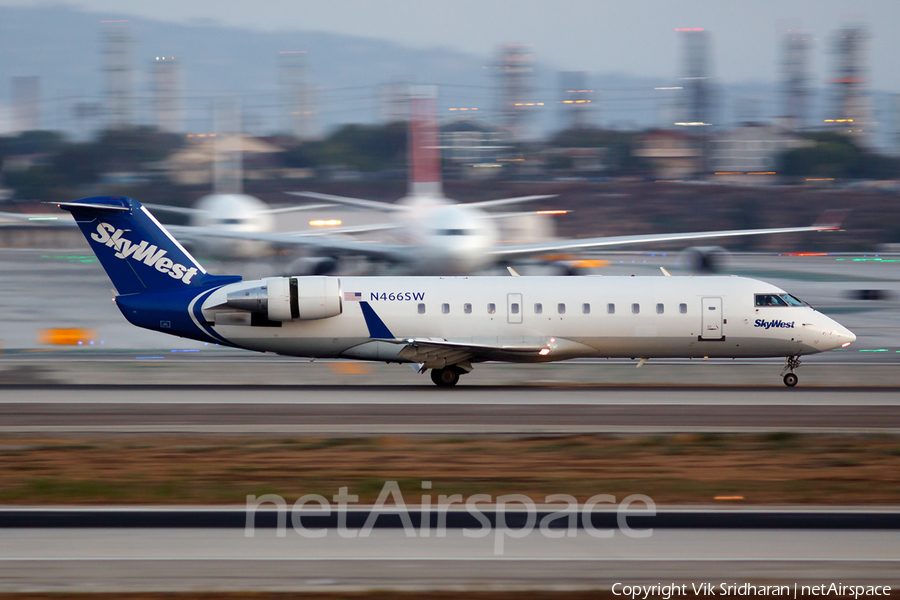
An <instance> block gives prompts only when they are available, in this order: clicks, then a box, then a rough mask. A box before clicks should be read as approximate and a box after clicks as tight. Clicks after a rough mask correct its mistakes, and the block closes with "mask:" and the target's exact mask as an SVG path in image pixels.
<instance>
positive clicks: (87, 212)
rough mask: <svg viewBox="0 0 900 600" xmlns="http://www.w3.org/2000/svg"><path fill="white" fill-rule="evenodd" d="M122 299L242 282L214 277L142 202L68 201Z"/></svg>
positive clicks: (64, 205)
mask: <svg viewBox="0 0 900 600" xmlns="http://www.w3.org/2000/svg"><path fill="white" fill-rule="evenodd" d="M59 207H60V208H62V209H64V210H67V211H69V212H71V213H72V216H73V217H75V222H76V223H77V224H78V227H79V228H80V229H81V232H82V233H83V234H84V237H85V238H87V241H88V243H89V244H90V246H91V249H92V250H93V251H94V254H96V255H97V259H98V260H99V261H100V264H101V265H103V268H104V269H105V270H106V274H107V275H109V278H110V279H111V280H112V283H113V285H114V286H115V287H116V291H117V292H118V293H119V294H122V295H125V294H139V293H142V292H156V291H162V290H171V289H179V288H184V287H186V286H198V287H203V286H209V285H217V284H222V283H228V282H230V281H238V280H240V277H232V276H217V275H210V274H209V273H207V272H206V270H205V269H204V268H203V267H202V266H201V265H200V263H198V262H197V261H196V260H195V259H194V257H193V256H191V255H190V253H189V252H188V251H187V250H185V249H184V247H183V246H182V245H181V244H179V243H178V241H177V240H176V239H175V238H174V237H172V235H171V234H170V233H169V232H168V231H166V229H165V228H164V227H163V226H162V225H160V223H159V221H157V220H156V219H155V218H154V217H153V215H152V214H150V211H148V210H147V209H146V208H144V206H142V205H141V203H140V202H138V201H137V200H132V199H131V198H124V197H116V196H100V197H96V198H84V199H82V200H77V201H75V202H62V203H60V204H59Z"/></svg>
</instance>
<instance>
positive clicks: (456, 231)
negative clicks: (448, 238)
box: [437, 229, 469, 235]
mask: <svg viewBox="0 0 900 600" xmlns="http://www.w3.org/2000/svg"><path fill="white" fill-rule="evenodd" d="M437 234H438V235H469V230H468V229H438V230H437Z"/></svg>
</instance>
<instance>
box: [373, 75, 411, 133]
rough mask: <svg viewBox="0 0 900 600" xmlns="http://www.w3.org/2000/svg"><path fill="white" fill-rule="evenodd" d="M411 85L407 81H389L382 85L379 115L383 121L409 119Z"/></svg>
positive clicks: (394, 121) (391, 121)
mask: <svg viewBox="0 0 900 600" xmlns="http://www.w3.org/2000/svg"><path fill="white" fill-rule="evenodd" d="M409 88H410V86H409V84H406V83H388V84H386V85H383V86H381V105H380V110H379V116H380V118H381V121H382V122H383V123H396V122H398V121H408V120H409V98H410V90H409Z"/></svg>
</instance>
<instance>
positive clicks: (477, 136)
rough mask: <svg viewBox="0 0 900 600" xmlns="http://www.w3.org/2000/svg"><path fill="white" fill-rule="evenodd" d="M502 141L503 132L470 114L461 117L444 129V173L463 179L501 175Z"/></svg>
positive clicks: (442, 148) (442, 128) (442, 136)
mask: <svg viewBox="0 0 900 600" xmlns="http://www.w3.org/2000/svg"><path fill="white" fill-rule="evenodd" d="M463 115H465V116H463ZM503 138H504V134H503V132H502V131H501V130H500V129H499V128H497V127H495V126H494V125H491V124H490V123H487V122H485V121H482V120H480V119H477V118H475V117H473V116H472V115H471V114H469V113H461V114H460V115H459V116H458V117H457V118H455V119H454V120H452V121H450V122H449V123H447V124H445V125H443V126H441V153H442V156H443V160H444V162H445V163H447V169H446V170H445V173H447V174H448V175H455V176H457V177H461V178H463V179H473V178H480V177H495V176H499V175H501V173H500V171H501V170H502V163H501V162H499V161H498V159H499V158H501V157H502V156H503V153H504V151H505V148H506V146H505V144H504V139H503ZM492 171H497V172H492Z"/></svg>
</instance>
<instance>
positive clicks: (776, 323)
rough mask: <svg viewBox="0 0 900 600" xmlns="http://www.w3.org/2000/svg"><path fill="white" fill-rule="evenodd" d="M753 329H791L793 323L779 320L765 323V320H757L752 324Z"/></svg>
mask: <svg viewBox="0 0 900 600" xmlns="http://www.w3.org/2000/svg"><path fill="white" fill-rule="evenodd" d="M753 326H754V327H762V328H763V329H771V328H772V327H777V328H780V329H793V328H794V321H782V320H781V319H772V320H770V321H766V320H765V319H757V320H756V321H755V322H754V323H753Z"/></svg>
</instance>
